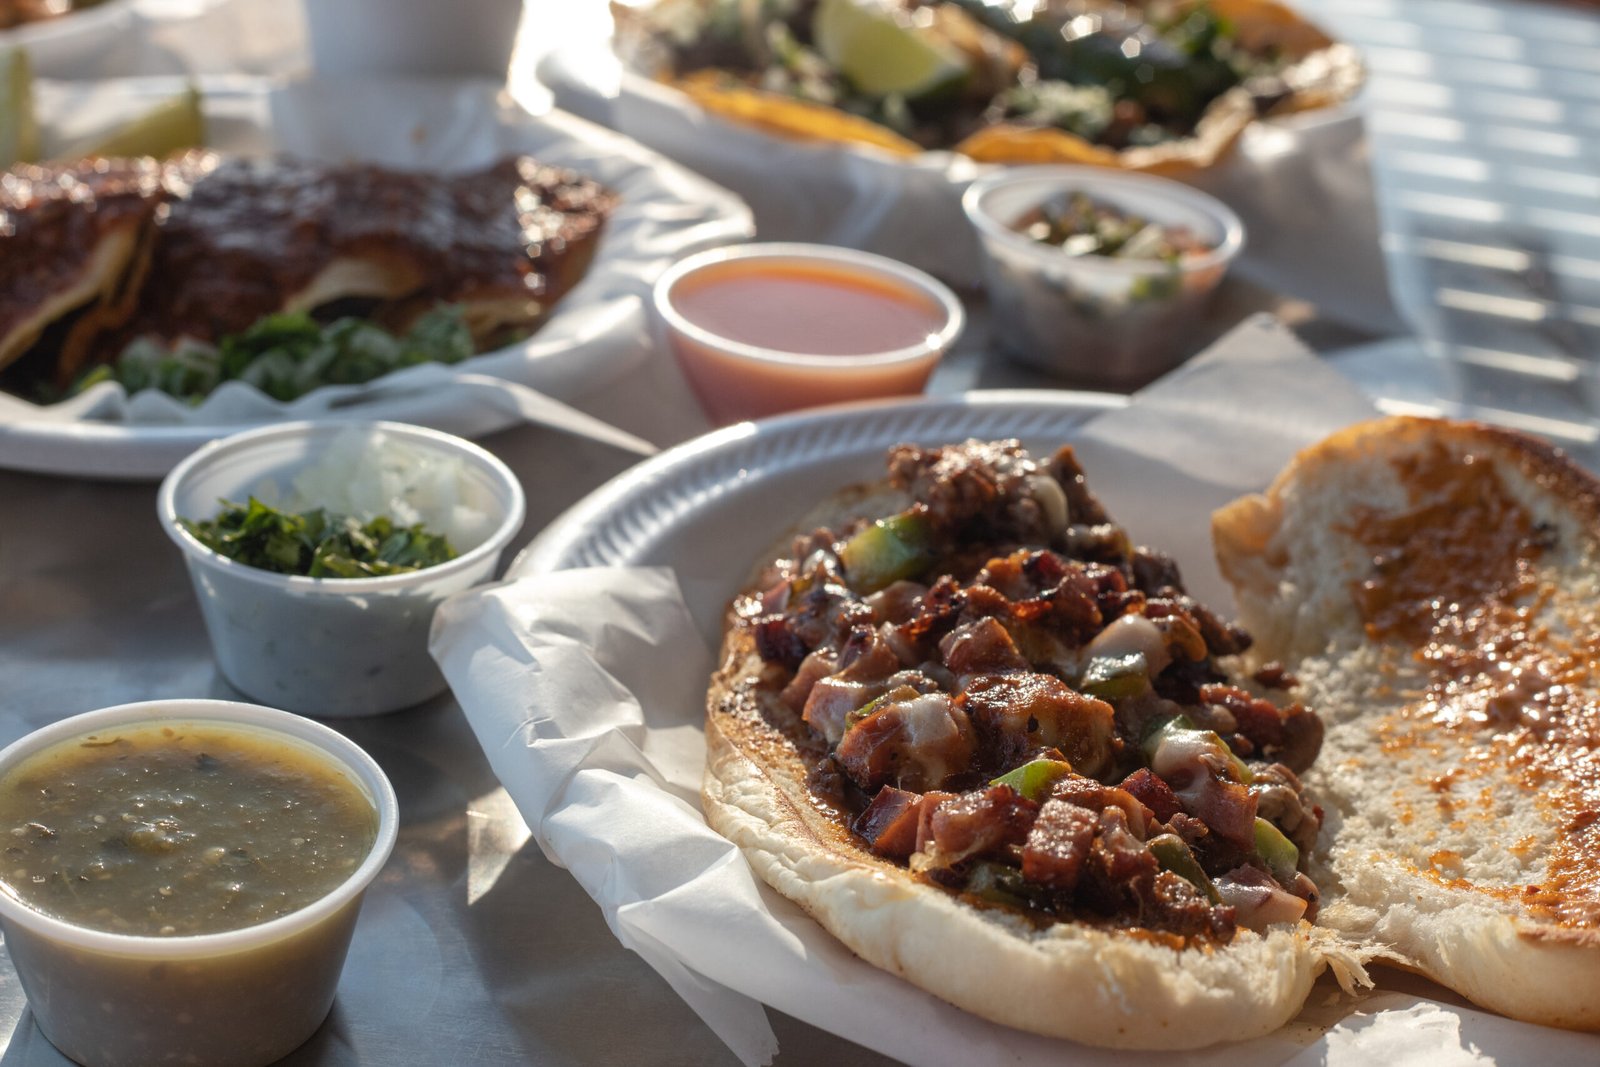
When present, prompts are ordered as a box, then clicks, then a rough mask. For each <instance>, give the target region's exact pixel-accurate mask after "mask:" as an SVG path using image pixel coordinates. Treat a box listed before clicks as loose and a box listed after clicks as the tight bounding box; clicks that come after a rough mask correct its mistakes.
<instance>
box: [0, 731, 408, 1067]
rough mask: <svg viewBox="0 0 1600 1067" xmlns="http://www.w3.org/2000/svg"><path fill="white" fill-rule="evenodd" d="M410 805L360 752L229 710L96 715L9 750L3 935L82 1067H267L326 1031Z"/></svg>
mask: <svg viewBox="0 0 1600 1067" xmlns="http://www.w3.org/2000/svg"><path fill="white" fill-rule="evenodd" d="M398 823H399V809H398V806H397V804H396V802H395V795H394V790H393V788H391V787H390V785H389V781H388V779H387V778H386V777H385V776H384V773H383V771H382V769H381V768H380V767H379V766H378V765H377V763H375V762H374V761H373V760H372V758H371V757H370V756H368V755H367V754H366V753H365V752H363V751H362V750H361V749H360V748H359V747H357V746H356V745H355V744H354V743H353V742H351V741H349V740H347V739H346V738H344V737H343V736H341V735H340V734H338V733H335V732H334V731H333V730H330V729H328V728H327V727H326V726H323V725H321V724H319V723H315V722H312V721H311V720H309V719H305V718H302V717H300V716H298V715H291V714H289V713H288V712H283V711H275V710H273V709H270V708H263V707H258V706H256V705H252V704H240V703H234V702H231V701H221V700H168V701H149V702H145V703H140V704H124V705H121V706H119V707H114V708H105V709H102V710H100V711H91V712H88V713H87V714H83V715H77V716H73V717H71V718H68V719H63V720H62V721H60V722H57V723H54V724H52V725H50V726H46V727H44V728H43V729H40V730H36V731H35V732H33V733H31V734H29V735H28V736H26V737H24V738H22V739H21V740H20V741H17V742H15V743H14V744H12V745H10V746H9V747H7V748H6V749H5V750H4V751H0V840H3V841H4V846H3V847H4V853H3V857H0V858H3V863H0V930H3V932H4V935H5V945H6V949H7V950H8V952H9V953H10V956H11V961H12V963H13V965H14V966H15V967H16V969H17V975H18V977H19V978H20V979H21V982H22V988H23V991H24V992H25V993H26V994H27V997H28V1005H29V1007H30V1008H31V1009H32V1011H33V1016H34V1018H35V1020H36V1021H37V1022H38V1024H39V1029H40V1030H41V1031H43V1033H44V1036H45V1037H47V1038H49V1039H50V1041H51V1043H52V1044H54V1045H55V1046H56V1047H57V1048H58V1049H60V1050H61V1051H62V1052H63V1053H65V1054H66V1055H67V1056H69V1057H71V1058H72V1059H74V1060H76V1061H77V1062H79V1063H81V1064H85V1065H87V1067H123V1065H144V1064H155V1063H204V1064H209V1065H213V1067H256V1065H260V1064H266V1063H270V1062H272V1061H273V1060H276V1059H278V1058H280V1057H282V1056H284V1055H286V1054H287V1053H288V1052H290V1051H291V1050H292V1049H294V1048H295V1047H296V1046H298V1045H299V1044H301V1043H302V1042H303V1041H305V1040H306V1038H308V1037H310V1036H311V1034H312V1032H313V1031H315V1030H316V1029H317V1027H318V1026H320V1025H321V1024H322V1020H323V1019H324V1018H325V1017H326V1016H327V1014H328V1009H329V1008H330V1007H331V1005H332V1003H333V996H334V990H335V987H336V986H337V984H338V981H339V972H340V970H341V968H343V966H344V958H345V953H346V950H347V949H348V947H349V944H350V937H351V934H352V932H353V931H354V929H355V923H356V916H357V913H358V912H359V911H360V908H361V899H362V895H363V894H364V892H365V891H366V888H367V886H368V885H369V884H370V883H371V882H372V880H373V878H374V877H376V876H377V874H378V871H379V870H380V869H381V868H382V867H383V865H384V863H385V861H386V860H387V859H388V858H389V853H390V852H391V851H392V850H393V848H394V843H395V835H396V832H397V829H398Z"/></svg>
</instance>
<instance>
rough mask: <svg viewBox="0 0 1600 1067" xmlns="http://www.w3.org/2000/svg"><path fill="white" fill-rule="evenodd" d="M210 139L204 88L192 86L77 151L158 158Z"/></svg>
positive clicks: (81, 152)
mask: <svg viewBox="0 0 1600 1067" xmlns="http://www.w3.org/2000/svg"><path fill="white" fill-rule="evenodd" d="M205 143H206V120H205V116H204V114H202V112H201V110H200V91H199V90H198V89H196V88H195V87H194V86H192V85H191V86H189V87H188V88H187V89H185V90H184V91H183V92H182V93H180V94H178V95H177V96H174V97H172V98H171V99H168V100H163V101H161V102H160V103H159V104H157V105H155V106H154V107H152V108H151V109H150V110H149V111H146V112H145V113H144V114H143V115H139V116H137V117H136V118H133V119H130V120H128V121H127V122H125V123H123V124H122V125H121V126H119V127H117V128H116V129H115V130H112V131H111V132H109V133H107V134H105V135H104V136H101V137H98V138H96V139H94V140H93V141H91V142H89V143H88V144H85V145H84V146H83V148H82V150H81V151H80V150H79V149H78V147H77V146H76V145H74V146H73V155H75V156H78V157H82V156H106V157H108V158H126V157H129V156H155V157H156V158H158V159H161V158H164V157H166V156H170V155H173V154H174V153H177V152H181V151H183V150H184V149H186V148H199V147H201V146H202V145H204V144H205Z"/></svg>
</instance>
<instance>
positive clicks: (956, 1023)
mask: <svg viewBox="0 0 1600 1067" xmlns="http://www.w3.org/2000/svg"><path fill="white" fill-rule="evenodd" d="M1371 413H1372V409H1371V406H1370V404H1369V403H1368V402H1367V401H1366V400H1365V399H1363V398H1362V397H1361V396H1360V394H1358V393H1357V392H1356V391H1355V390H1354V388H1353V387H1351V386H1350V385H1349V384H1348V383H1346V382H1344V381H1343V380H1342V379H1341V378H1339V377H1338V376H1337V375H1336V374H1334V373H1333V372H1332V371H1330V370H1328V369H1327V368H1326V367H1325V366H1324V365H1323V364H1321V363H1319V362H1318V361H1316V360H1315V359H1314V358H1312V357H1310V356H1309V355H1308V354H1307V353H1306V352H1305V350H1304V349H1303V348H1301V346H1300V345H1299V344H1298V343H1297V342H1296V341H1295V340H1294V339H1293V338H1292V336H1291V335H1289V334H1288V333H1287V331H1285V330H1283V329H1281V328H1279V327H1276V326H1274V325H1271V324H1269V323H1262V322H1259V321H1258V322H1253V323H1250V324H1247V325H1246V326H1245V327H1242V328H1241V329H1240V330H1239V331H1236V332H1235V333H1234V334H1232V335H1230V336H1229V337H1228V338H1226V339H1224V341H1222V342H1221V343H1219V344H1218V345H1217V346H1216V347H1215V348H1214V349H1213V350H1211V351H1210V352H1209V353H1208V354H1207V355H1205V356H1204V357H1202V358H1201V359H1199V360H1196V361H1194V362H1192V363H1190V364H1189V365H1187V366H1186V367H1185V368H1184V369H1183V370H1182V371H1180V372H1178V373H1177V374H1175V375H1173V376H1171V377H1170V378H1168V379H1166V380H1164V381H1162V382H1160V383H1158V384H1156V385H1155V386H1153V387H1151V388H1150V389H1149V390H1147V391H1146V392H1144V393H1142V394H1140V395H1139V396H1137V397H1136V398H1135V399H1134V401H1133V403H1132V404H1131V405H1130V406H1128V407H1127V408H1125V409H1122V410H1117V411H1112V412H1109V413H1107V414H1105V415H1102V416H1100V417H1098V418H1097V419H1096V420H1095V421H1094V422H1093V423H1091V424H1090V425H1089V426H1088V427H1087V428H1086V429H1085V431H1084V432H1082V433H1080V434H1077V435H1074V443H1075V444H1076V445H1077V446H1078V449H1079V454H1080V457H1081V458H1082V459H1083V461H1084V465H1085V467H1086V469H1087V471H1088V475H1089V480H1090V484H1091V486H1092V487H1093V488H1094V489H1095V491H1096V492H1097V493H1099V494H1100V496H1101V497H1102V499H1104V500H1105V501H1106V502H1107V505H1108V506H1109V507H1110V508H1111V509H1112V511H1113V513H1114V514H1116V515H1117V516H1118V517H1119V519H1120V520H1121V521H1123V522H1124V523H1125V524H1127V525H1128V526H1129V527H1130V528H1131V529H1132V530H1133V531H1134V533H1135V534H1136V535H1137V536H1138V537H1139V538H1140V539H1141V540H1146V541H1149V542H1150V543H1152V544H1157V545H1160V546H1162V547H1163V548H1168V549H1171V550H1173V551H1174V552H1175V554H1176V555H1177V558H1178V559H1179V561H1180V562H1181V563H1182V564H1183V566H1184V569H1185V572H1186V576H1187V578H1188V580H1189V584H1190V586H1191V587H1193V588H1195V589H1196V590H1197V591H1198V592H1199V593H1200V595H1201V596H1202V597H1210V598H1212V599H1213V601H1216V598H1218V597H1219V596H1220V595H1222V593H1221V588H1220V582H1219V580H1218V579H1217V577H1216V575H1215V569H1214V565H1213V564H1212V563H1210V562H1209V561H1210V550H1209V545H1208V541H1209V534H1208V525H1207V518H1208V515H1209V512H1210V509H1211V508H1212V507H1214V506H1216V505H1217V504H1220V503H1222V502H1224V501H1226V500H1227V499H1230V498H1231V497H1232V496H1234V495H1236V494H1237V493H1239V492H1241V491H1245V490H1248V489H1252V488H1256V487H1259V486H1261V485H1262V484H1264V482H1265V481H1266V479H1267V478H1268V477H1270V475H1271V474H1272V473H1274V472H1275V471H1276V470H1277V469H1278V467H1279V466H1281V464H1282V463H1283V462H1284V461H1285V460H1286V459H1288V457H1289V456H1290V455H1292V454H1293V452H1294V451H1295V450H1296V449H1298V448H1299V447H1301V446H1303V445H1305V444H1307V443H1309V442H1310V441H1312V440H1314V439H1316V438H1317V437H1319V436H1321V435H1323V434H1324V433H1326V432H1328V431H1331V430H1333V429H1336V428H1337V427H1339V426H1341V425H1344V424H1346V423H1348V422H1350V421H1353V420H1356V419H1359V418H1363V417H1366V416H1368V415H1370V414H1371ZM829 488H831V487H823V486H818V487H817V488H816V492H817V493H818V494H821V493H824V492H826V491H828V489H829ZM729 491H730V492H736V491H737V490H736V489H729ZM807 503H809V501H805V502H797V507H799V508H803V506H804V505H805V504H807ZM691 521H692V520H691ZM756 521H760V522H762V523H763V524H764V525H771V526H773V527H774V529H773V533H774V535H776V534H777V533H779V532H781V531H780V530H779V529H778V528H779V527H781V526H782V525H783V524H784V523H785V522H786V521H787V517H786V516H781V515H773V516H763V517H762V518H760V519H759V520H756ZM746 563H747V561H744V560H730V561H729V571H728V589H727V592H728V593H729V594H730V595H731V594H732V593H733V592H734V591H735V590H734V586H735V585H736V584H737V583H738V581H739V580H740V578H741V576H742V575H743V573H744V569H745V566H746ZM1226 602H1227V601H1226V600H1222V601H1221V603H1224V604H1225V603H1226ZM711 636H713V637H714V635H711ZM431 649H432V652H433V655H434V657H435V659H437V660H438V662H439V664H440V666H441V668H442V669H443V671H444V673H445V676H446V678H448V679H449V681H450V685H451V688H452V689H453V690H454V692H455V695H456V698H457V700H458V701H459V702H460V704H461V706H462V708H463V709H464V711H465V713H466V715H467V718H468V720H469V721H470V722H471V724H472V727H473V729H474V730H475V731H476V733H477V736H478V738H479V740H480V742H481V743H482V744H483V747H484V749H485V751H486V752H487V753H488V757H489V760H490V763H491V765H492V766H493V768H494V770H495V773H496V774H497V775H498V776H499V778H500V780H501V782H503V783H504V785H505V787H506V789H507V790H508V791H509V793H510V794H511V796H512V798H513V799H514V800H515V801H516V803H517V806H518V808H519V810H520V811H521V812H522V814H523V816H524V818H525V819H526V820H527V822H528V825H529V826H530V827H531V828H532V831H533V836H534V838H535V840H536V841H537V842H538V843H539V846H540V847H541V848H542V849H543V850H544V851H545V854H546V855H547V856H549V857H550V858H551V859H552V860H553V861H555V862H557V863H561V864H563V865H565V866H566V867H567V868H568V869H569V870H571V872H572V874H573V876H574V877H575V878H577V879H578V881H579V882H580V883H581V884H582V885H583V887H584V889H585V890H586V891H587V892H588V893H589V894H590V895H591V896H593V897H594V899H595V901H596V902H597V903H598V904H599V905H600V908H601V910H602V912H603V913H604V915H605V917H606V921H607V922H608V923H609V924H610V926H611V929H612V930H614V931H615V932H616V934H617V936H618V938H619V939H620V940H621V941H622V943H623V944H625V945H627V946H628V947H629V948H631V949H633V950H634V951H636V952H638V953H639V954H640V955H641V956H643V957H644V959H645V960H647V961H648V962H649V963H650V964H651V965H652V966H653V967H654V968H655V969H656V970H657V971H659V972H660V973H661V974H662V976H663V977H664V978H665V979H666V980H667V981H668V982H670V983H671V984H672V986H673V988H675V989H676V990H677V991H678V992H679V993H680V995H682V996H683V998H684V999H685V1000H686V1001H687V1002H688V1003H689V1004H690V1005H691V1006H692V1007H693V1008H694V1009H695V1011H697V1012H698V1013H699V1014H700V1015H701V1017H702V1018H703V1019H705V1021H706V1023H707V1024H708V1025H709V1026H711V1027H712V1028H713V1029H714V1030H715V1031H716V1032H717V1033H718V1035H719V1036H721V1037H722V1038H723V1040H725V1041H726V1042H727V1044H728V1046H729V1047H730V1048H731V1049H732V1050H733V1051H734V1052H735V1053H736V1054H737V1055H738V1056H739V1058H740V1059H741V1060H742V1061H744V1062H745V1063H747V1064H755V1063H761V1062H765V1061H766V1060H767V1059H768V1058H770V1056H771V1055H772V1053H773V1052H774V1050H775V1047H776V1044H775V1040H774V1037H773V1034H772V1031H771V1030H770V1028H769V1027H768V1026H767V1023H766V1020H765V1018H764V1016H763V1013H762V1012H761V1010H760V1004H763V1003H764V1004H770V1005H772V1006H774V1007H776V1008H779V1009H781V1010H782V1011H785V1012H787V1013H789V1014H791V1015H794V1016H797V1017H799V1018H801V1019H803V1020H805V1021H807V1022H810V1023H812V1024H814V1025H816V1026H820V1027H823V1028H825V1029H827V1030H830V1031H833V1032H835V1033H838V1034H841V1035H843V1036H844V1037H846V1038H849V1039H850V1040H853V1041H856V1042H859V1043H861V1044H863V1045H866V1046H869V1047H871V1048H874V1049H877V1050H878V1051H880V1052H883V1053H885V1054H887V1055H890V1056H894V1057H898V1058H900V1059H903V1060H906V1061H908V1062H912V1063H917V1064H928V1065H941V1064H950V1065H957V1064H960V1065H967V1064H972V1063H979V1062H984V1063H1010V1062H1015V1063H1025V1062H1026V1063H1035V1062H1051V1061H1057V1062H1058V1061H1061V1060H1063V1059H1067V1058H1070V1059H1071V1060H1072V1061H1073V1062H1074V1063H1080V1064H1088V1065H1100V1064H1105V1065H1110V1064H1112V1063H1114V1062H1125V1060H1123V1059H1121V1058H1119V1057H1118V1056H1117V1054H1113V1053H1108V1052H1104V1051H1100V1050H1095V1049H1088V1048H1085V1047H1082V1046H1078V1045H1074V1044H1071V1043H1069V1042H1063V1041H1056V1040H1051V1039H1047V1038H1042V1037H1036V1036H1033V1035H1030V1034H1025V1033H1022V1032H1021V1031H1018V1030H1013V1029H1009V1028H1007V1027H1003V1026H999V1025H996V1024H993V1023H990V1022H987V1021H985V1020H982V1019H979V1018H978V1017H976V1016H973V1015H970V1014H967V1013H966V1012H962V1011H958V1010H955V1009H953V1008H951V1007H950V1006H949V1005H947V1004H945V1003H943V1002H942V1001H939V1000H938V999H936V998H934V997H932V996H929V995H928V994H926V993H923V992H921V991H920V990H918V989H916V988H915V987H914V986H912V985H910V984H909V983H907V982H905V981H903V980H901V979H899V978H896V977H893V976H891V975H890V974H888V973H887V972H885V971H881V970H879V969H877V968H875V967H872V966H870V965H868V964H866V963H863V962H862V961H861V960H859V959H857V958H856V957H855V956H854V955H853V954H851V953H850V952H849V950H847V949H846V948H844V947H843V945H842V944H840V943H839V942H838V941H836V940H835V939H834V938H833V937H832V936H831V935H829V934H827V933H826V932H824V931H823V930H822V928H821V927H819V926H818V925H817V924H816V923H815V922H813V921H812V920H811V919H810V918H809V917H808V916H807V915H805V913H804V912H802V911H801V910H800V909H799V908H798V907H796V906H795V905H793V904H792V903H790V902H789V901H788V900H786V899H784V898H783V897H781V896H779V895H778V894H776V893H774V892H773V891H771V890H769V889H768V888H767V887H766V886H765V885H764V884H762V883H761V882H760V881H759V880H758V879H757V878H755V877H754V875H753V874H752V873H751V871H750V869H749V867H748V865H747V864H746V863H745V861H744V859H743V857H742V855H741V854H740V852H739V851H738V849H737V848H735V847H734V846H733V845H731V844H729V843H728V842H727V841H725V840H723V839H722V838H721V837H719V836H718V835H716V834H715V833H713V832H712V831H710V830H709V829H708V828H707V827H706V826H705V824H704V822H703V821H702V819H701V816H700V813H699V809H698V795H699V782H700V776H701V772H702V769H703V764H704V747H703V739H702V735H701V727H700V723H701V720H702V717H703V701H704V692H705V681H706V677H707V674H708V671H709V669H710V665H711V656H710V653H709V650H708V642H707V635H705V634H703V633H702V632H701V630H700V629H699V627H697V625H696V623H695V620H694V617H693V615H692V614H691V613H690V611H689V609H688V608H687V607H686V606H685V605H684V602H683V598H682V596H681V593H680V591H679V587H678V583H677V580H676V576H675V575H674V574H673V573H672V571H670V570H668V569H666V568H662V567H633V568H610V569H592V570H569V571H561V572H556V573H551V574H543V575H529V576H527V577H524V578H518V579H514V580H512V581H509V582H507V583H505V584H502V585H500V586H498V587H494V588H490V589H486V590H481V591H478V592H473V593H468V594H464V595H462V596H459V597H456V598H453V599H452V600H450V601H448V602H446V603H445V604H444V606H443V607H441V608H440V610H439V612H438V614H437V615H436V617H435V621H434V630H433V639H432V645H431ZM529 921H537V920H536V919H533V918H530V920H529ZM1535 1053H1537V1055H1538V1056H1539V1058H1540V1060H1541V1061H1542V1062H1546V1063H1573V1064H1577V1063H1580V1062H1588V1063H1592V1062H1594V1060H1595V1057H1596V1055H1597V1054H1600V1043H1597V1042H1596V1040H1595V1039H1594V1038H1593V1037H1584V1036H1579V1035H1572V1034H1563V1033H1559V1032H1556V1031H1548V1030H1543V1029H1540V1028H1537V1027H1531V1026H1527V1025H1525V1024H1520V1023H1513V1022H1508V1021H1506V1020H1503V1019H1499V1018H1497V1017H1494V1016H1489V1015H1485V1014H1483V1013H1480V1012H1475V1011H1471V1010H1468V1009H1462V1008H1457V1007H1453V1006H1446V1005H1442V1004H1438V1003H1435V1002H1432V1001H1429V1000H1426V999H1424V998H1419V997H1417V996H1414V995H1410V994H1397V993H1385V994H1381V995H1378V996H1374V997H1371V998H1368V999H1367V1000H1364V1001H1353V1000H1349V999H1345V998H1342V997H1341V996H1339V995H1338V994H1337V991H1336V989H1335V988H1334V987H1332V986H1331V985H1330V984H1327V983H1324V984H1323V985H1319V986H1318V987H1317V990H1316V991H1315V992H1314V994H1313V998H1312V1002H1311V1003H1310V1004H1308V1006H1307V1008H1306V1009H1305V1011H1304V1012H1302V1014H1301V1016H1300V1017H1299V1018H1298V1019H1297V1020H1295V1021H1294V1022H1293V1023H1291V1024H1290V1025H1288V1026H1286V1027H1284V1028H1283V1029H1281V1030H1279V1031H1278V1032H1277V1033H1275V1034H1272V1035H1270V1036H1268V1037H1265V1038H1261V1039H1258V1040H1255V1041H1251V1042H1247V1043H1244V1044H1241V1045H1236V1046H1230V1047H1224V1048H1219V1049H1215V1050H1210V1051H1204V1052H1199V1053H1194V1054H1169V1053H1163V1054H1162V1056H1161V1059H1162V1062H1163V1063H1169V1064H1176V1065H1194V1067H1233V1065H1236V1064H1270V1065H1280V1064H1294V1065H1296V1067H1300V1065H1309V1064H1328V1065H1332V1067H1343V1065H1352V1067H1353V1065H1357V1064H1360V1065H1363V1067H1364V1065H1365V1064H1367V1063H1370V1062H1373V1061H1374V1060H1375V1059H1377V1057H1378V1056H1379V1055H1380V1054H1381V1056H1382V1062H1384V1063H1385V1064H1387V1065H1390V1067H1395V1065H1401V1064H1406V1065H1409V1064H1413V1063H1415V1064H1419V1065H1420V1064H1424V1063H1426V1064H1436V1063H1448V1064H1456V1063H1461V1064H1467V1063H1474V1064H1476V1063H1487V1062H1492V1061H1494V1060H1495V1059H1496V1058H1502V1059H1506V1060H1508V1061H1509V1060H1515V1059H1517V1058H1519V1057H1528V1056H1532V1055H1534V1054H1535Z"/></svg>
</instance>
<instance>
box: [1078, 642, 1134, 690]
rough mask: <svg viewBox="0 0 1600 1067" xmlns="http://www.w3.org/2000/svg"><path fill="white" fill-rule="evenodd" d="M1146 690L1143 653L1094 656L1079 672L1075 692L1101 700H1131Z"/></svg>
mask: <svg viewBox="0 0 1600 1067" xmlns="http://www.w3.org/2000/svg"><path fill="white" fill-rule="evenodd" d="M1149 688H1150V668H1149V666H1148V665H1147V664H1146V661H1145V658H1144V653H1143V652H1129V653H1128V654H1127V655H1124V656H1096V657H1094V658H1093V659H1091V660H1090V661H1089V665H1088V666H1087V667H1085V668H1084V669H1083V676H1082V677H1081V678H1080V679H1079V680H1078V689H1079V690H1080V691H1082V692H1084V693H1087V694H1089V695H1090V696H1092V697H1099V698H1100V699H1101V700H1119V699H1121V698H1122V697H1134V696H1138V695H1139V694H1140V693H1142V692H1144V691H1145V690H1146V689H1149Z"/></svg>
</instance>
